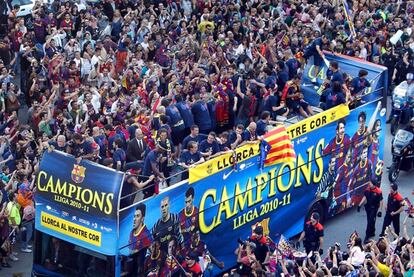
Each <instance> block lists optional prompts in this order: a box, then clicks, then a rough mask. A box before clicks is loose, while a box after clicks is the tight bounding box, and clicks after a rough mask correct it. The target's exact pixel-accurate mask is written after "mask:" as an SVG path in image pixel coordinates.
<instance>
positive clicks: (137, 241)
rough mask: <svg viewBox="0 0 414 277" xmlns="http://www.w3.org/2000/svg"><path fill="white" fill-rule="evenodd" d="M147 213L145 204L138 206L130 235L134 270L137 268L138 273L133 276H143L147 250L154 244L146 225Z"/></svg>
mask: <svg viewBox="0 0 414 277" xmlns="http://www.w3.org/2000/svg"><path fill="white" fill-rule="evenodd" d="M145 213H146V206H145V204H143V203H140V204H138V205H137V208H136V210H135V213H134V221H133V229H132V231H131V234H130V235H129V249H130V251H131V257H132V259H133V267H132V268H134V269H135V268H136V272H134V274H133V276H141V275H142V274H143V272H144V268H143V264H144V261H145V255H146V253H147V249H148V248H149V247H150V246H151V244H152V242H153V238H152V235H151V233H150V231H149V230H148V228H147V226H146V225H145V223H144V220H145Z"/></svg>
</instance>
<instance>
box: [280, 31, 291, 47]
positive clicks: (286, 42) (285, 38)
mask: <svg viewBox="0 0 414 277" xmlns="http://www.w3.org/2000/svg"><path fill="white" fill-rule="evenodd" d="M282 45H283V47H288V46H289V45H290V38H289V36H288V34H284V35H283V37H282Z"/></svg>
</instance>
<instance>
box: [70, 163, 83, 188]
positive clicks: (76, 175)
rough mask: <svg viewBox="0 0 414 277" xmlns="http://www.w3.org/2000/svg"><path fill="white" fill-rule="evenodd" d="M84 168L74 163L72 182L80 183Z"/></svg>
mask: <svg viewBox="0 0 414 277" xmlns="http://www.w3.org/2000/svg"><path fill="white" fill-rule="evenodd" d="M85 170H86V168H85V167H83V166H81V165H78V164H74V165H73V169H72V174H71V176H72V180H73V182H75V183H77V184H80V183H82V182H83V179H85Z"/></svg>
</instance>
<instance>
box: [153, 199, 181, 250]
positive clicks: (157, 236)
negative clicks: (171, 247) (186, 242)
mask: <svg viewBox="0 0 414 277" xmlns="http://www.w3.org/2000/svg"><path fill="white" fill-rule="evenodd" d="M151 233H152V236H153V237H154V240H158V241H159V242H160V243H161V250H162V251H164V252H167V250H168V242H169V241H170V240H171V238H172V237H176V238H177V241H178V243H179V244H180V245H181V244H182V242H183V237H182V235H181V232H180V221H179V218H178V215H177V214H173V213H170V198H169V197H168V196H166V197H164V198H163V199H162V200H161V218H160V219H158V221H157V222H156V223H155V224H154V226H153V227H152V230H151Z"/></svg>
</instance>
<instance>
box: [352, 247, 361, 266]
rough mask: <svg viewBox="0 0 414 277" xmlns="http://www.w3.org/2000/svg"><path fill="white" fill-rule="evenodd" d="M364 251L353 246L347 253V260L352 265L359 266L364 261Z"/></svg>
mask: <svg viewBox="0 0 414 277" xmlns="http://www.w3.org/2000/svg"><path fill="white" fill-rule="evenodd" d="M364 260H365V252H364V251H362V250H361V248H360V247H359V246H353V247H352V248H351V251H350V253H349V258H348V262H349V263H350V264H352V265H353V266H360V265H362V264H363V263H364Z"/></svg>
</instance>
